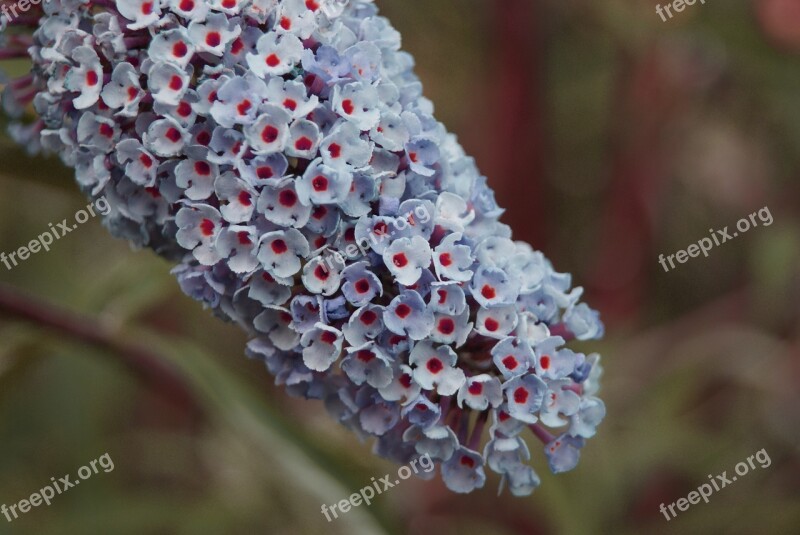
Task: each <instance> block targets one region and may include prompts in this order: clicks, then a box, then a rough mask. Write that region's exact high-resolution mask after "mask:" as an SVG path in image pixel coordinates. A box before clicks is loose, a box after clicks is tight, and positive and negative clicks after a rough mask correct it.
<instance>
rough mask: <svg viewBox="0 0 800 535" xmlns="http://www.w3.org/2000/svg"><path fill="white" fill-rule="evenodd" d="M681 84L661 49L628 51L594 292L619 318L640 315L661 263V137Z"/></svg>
mask: <svg viewBox="0 0 800 535" xmlns="http://www.w3.org/2000/svg"><path fill="white" fill-rule="evenodd" d="M674 89H675V88H674V86H673V85H672V84H670V78H669V76H668V75H667V74H666V72H665V68H664V62H663V61H662V58H661V57H660V55H659V53H658V52H657V50H656V49H655V48H653V49H651V50H649V51H645V52H644V53H642V54H641V56H639V55H636V56H632V55H631V54H630V53H629V52H627V51H622V52H620V68H619V74H618V76H617V95H616V101H615V103H614V107H615V111H614V116H615V117H617V120H616V121H615V124H616V125H617V126H616V128H615V129H614V131H613V132H612V137H613V142H612V143H613V145H612V151H613V153H612V164H611V170H610V175H611V186H610V188H609V190H608V197H607V203H606V208H605V212H604V213H603V215H602V219H601V229H602V230H601V231H600V235H599V241H598V245H597V247H598V250H597V256H596V257H597V258H598V261H597V263H596V266H597V267H596V269H595V272H594V273H593V276H592V285H591V286H592V291H591V292H590V293H592V294H593V296H594V298H596V299H597V301H596V302H597V304H598V308H600V309H601V310H602V311H603V314H604V317H605V318H607V320H610V321H611V322H613V321H615V320H617V321H619V320H627V321H630V320H635V318H636V315H637V314H638V313H639V311H640V310H641V305H642V299H643V297H644V295H645V290H646V284H647V274H648V272H649V271H650V270H649V269H648V266H649V264H650V263H655V262H656V258H655V257H654V256H653V253H652V251H651V249H650V244H651V243H652V234H653V227H652V222H653V219H654V211H655V210H656V209H657V206H658V203H659V201H658V199H659V197H660V196H661V192H662V189H663V187H664V179H665V170H664V165H663V163H664V162H663V160H664V155H663V144H662V143H661V136H662V132H663V129H664V124H666V123H667V121H668V120H669V118H670V116H671V115H672V114H674V112H675V104H676V101H679V100H680V92H679V91H676V90H674ZM650 267H651V266H650Z"/></svg>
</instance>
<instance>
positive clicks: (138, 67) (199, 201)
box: [0, 0, 606, 495]
mask: <svg viewBox="0 0 800 535" xmlns="http://www.w3.org/2000/svg"><path fill="white" fill-rule="evenodd" d="M377 13H378V10H377V8H376V7H375V5H374V1H373V0H350V1H349V2H339V1H330V0H250V1H247V2H245V1H242V0H208V1H200V0H111V2H97V1H95V0H82V1H81V2H76V1H72V0H70V1H57V2H50V3H48V4H47V5H46V6H45V10H44V13H43V14H42V15H41V21H36V20H34V19H35V18H34V17H28V18H30V19H32V20H31V21H28V20H22V19H21V20H18V21H15V24H14V25H13V33H14V34H15V35H14V38H13V39H5V37H6V35H5V32H6V31H7V28H6V27H4V26H0V34H3V35H2V37H3V38H4V39H2V42H3V43H4V44H3V47H4V49H6V50H7V52H8V56H9V57H17V56H19V55H20V54H25V53H27V54H28V55H29V56H30V58H31V60H32V62H33V64H34V65H33V66H32V68H31V69H30V75H27V76H24V77H22V78H18V79H16V80H11V81H10V82H9V83H8V84H5V92H6V93H5V96H4V102H6V103H7V104H8V105H7V106H6V108H7V112H8V113H10V114H12V115H14V117H17V118H18V117H19V116H21V113H20V112H21V110H23V109H25V106H26V105H27V103H28V102H29V101H30V99H31V98H32V102H33V108H34V110H35V111H36V113H38V114H39V116H40V119H41V120H39V121H36V122H33V121H31V122H28V123H26V124H21V123H19V122H14V123H12V124H11V126H10V132H11V133H12V135H13V136H14V138H15V139H16V140H17V141H19V142H21V143H23V144H25V145H26V146H27V147H28V148H29V149H31V150H32V151H33V150H40V149H41V150H46V151H49V152H55V153H58V154H59V155H60V156H61V158H62V160H63V162H64V163H65V164H66V165H69V166H71V167H73V168H74V169H75V176H76V180H77V182H78V183H79V185H80V186H81V188H82V189H84V190H85V191H87V192H90V194H91V195H93V196H95V197H99V196H100V195H103V196H105V198H106V199H107V200H108V203H109V208H110V210H109V211H108V214H107V215H105V216H104V217H105V224H106V226H107V227H108V228H109V229H110V230H111V231H112V232H113V233H114V234H116V235H118V236H121V237H125V238H127V239H128V240H130V241H131V242H132V243H133V244H135V245H137V246H147V247H150V248H152V249H153V250H154V251H157V252H158V253H160V254H162V255H164V256H166V257H168V258H171V259H179V264H178V266H177V267H176V268H175V269H174V270H173V273H174V274H175V276H176V278H177V279H178V283H179V285H180V287H181V289H182V290H183V291H184V292H185V293H186V294H187V295H190V296H191V297H193V298H195V299H197V300H198V301H200V302H201V303H203V305H205V306H208V307H210V308H212V309H213V310H214V312H215V313H216V314H217V315H218V316H220V317H222V318H228V319H231V320H233V321H235V322H236V323H237V324H239V325H241V326H242V327H243V328H245V329H246V330H247V331H248V332H250V333H252V334H253V340H251V342H250V343H248V345H247V354H248V355H249V356H251V357H253V358H258V359H259V360H262V361H264V363H265V365H266V367H267V370H268V371H269V372H270V373H271V374H272V375H274V376H275V382H276V384H278V385H283V386H285V387H286V389H287V391H288V392H289V393H290V394H291V395H296V396H302V397H306V398H312V399H320V400H324V402H325V407H326V408H327V409H328V410H329V412H330V413H331V415H332V416H333V417H334V418H335V419H336V420H337V421H339V422H341V423H342V424H343V425H345V426H347V427H348V428H349V429H351V430H353V431H354V433H356V434H357V435H358V436H359V437H361V438H367V437H369V436H374V437H377V440H376V444H375V451H376V453H377V454H379V455H382V456H385V457H387V458H389V459H392V460H395V461H397V462H401V463H407V462H409V461H410V460H412V459H414V458H418V457H419V456H420V455H429V456H430V457H431V459H434V460H435V461H436V464H437V465H438V466H439V468H440V470H441V474H442V478H443V480H444V482H445V484H446V485H447V486H448V488H450V489H451V490H453V491H455V492H471V491H473V490H475V489H478V488H481V487H482V486H483V485H484V483H485V480H486V474H485V471H484V467H486V466H488V468H489V469H490V470H492V471H494V472H496V473H498V474H499V475H500V476H501V489H502V488H503V487H505V486H506V485H507V486H508V489H509V490H510V492H511V493H512V494H513V495H527V494H529V493H531V492H533V490H534V489H535V488H536V487H538V485H539V483H540V479H539V477H538V476H537V474H536V473H535V472H534V470H533V469H532V468H531V467H530V466H529V465H528V462H529V461H530V453H529V451H528V448H527V446H526V442H525V440H526V439H527V437H528V435H526V434H525V433H526V432H530V433H532V434H533V435H534V436H535V437H536V438H537V439H538V440H540V441H542V442H543V443H544V444H546V447H545V455H546V457H547V459H548V462H549V464H550V468H551V471H553V472H562V471H566V470H569V469H572V468H573V467H574V466H575V465H576V463H577V461H578V458H579V452H580V448H582V447H583V445H584V442H585V440H586V439H588V438H590V437H592V436H594V434H596V432H597V428H598V425H599V424H600V423H601V422H602V420H603V418H604V417H605V412H606V409H605V405H604V404H603V402H602V401H601V400H600V399H599V398H597V397H596V394H597V392H598V388H599V380H600V378H601V376H602V367H601V366H600V363H599V356H598V355H596V354H590V355H588V356H587V355H584V354H583V353H576V352H575V351H573V350H572V349H570V348H569V347H567V341H568V340H572V339H578V340H591V339H596V338H599V337H601V336H602V335H603V332H604V327H603V324H602V322H601V321H600V319H599V315H598V314H597V312H595V311H594V310H592V309H591V308H589V307H588V306H587V305H586V304H584V303H582V302H580V298H581V295H582V290H581V289H580V288H573V287H572V280H571V276H570V275H569V274H568V273H559V272H557V271H555V270H554V268H553V266H552V264H551V263H550V261H549V260H547V258H546V257H545V256H544V255H543V254H542V253H541V252H538V251H534V250H533V249H532V248H531V247H530V246H528V245H526V244H524V243H521V242H516V241H514V240H513V237H512V232H511V229H510V228H509V227H508V226H507V225H504V224H502V223H501V222H500V221H499V217H500V216H501V215H502V213H503V210H502V208H500V207H499V206H498V205H497V202H496V200H495V197H494V193H493V191H492V190H491V188H490V187H489V186H488V183H487V179H486V178H485V177H484V176H482V175H481V174H480V172H479V170H478V169H477V167H476V165H475V162H474V160H473V159H472V158H470V157H469V156H467V155H466V154H465V152H464V150H463V149H462V148H461V146H460V145H459V144H458V142H457V141H456V139H455V136H453V135H451V134H449V133H448V132H447V130H446V129H445V127H444V126H443V125H442V124H441V123H439V122H438V121H437V120H436V119H435V118H434V116H433V115H432V105H431V104H430V103H429V102H428V101H427V100H426V99H425V98H424V97H423V95H422V86H421V84H420V82H419V80H418V78H417V77H416V76H415V74H414V73H413V58H411V56H410V55H408V54H407V53H405V52H403V51H402V50H401V49H400V34H399V33H398V32H397V31H396V30H394V29H393V28H392V27H391V24H390V23H389V22H388V21H387V20H386V19H385V18H382V17H380V16H378V15H377ZM26 32H28V33H30V34H31V35H30V36H28V35H25V33H26ZM31 95H34V96H33V97H31ZM23 96H24V98H23ZM490 417H491V424H490V425H489V430H488V434H489V440H488V443H487V444H486V445H485V447H481V441H482V439H483V436H484V434H485V433H484V431H485V429H484V427H485V424H486V423H487V422H489V418H490ZM545 428H551V429H559V430H560V431H561V434H560V435H559V436H558V437H553V436H552V435H550V433H549V431H547V430H546V429H545ZM481 451H482V452H483V453H480V452H481Z"/></svg>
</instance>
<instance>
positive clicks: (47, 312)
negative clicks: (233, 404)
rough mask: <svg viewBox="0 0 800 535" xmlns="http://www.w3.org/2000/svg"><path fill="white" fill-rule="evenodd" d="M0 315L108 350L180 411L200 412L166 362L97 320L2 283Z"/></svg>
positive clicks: (193, 395)
mask: <svg viewBox="0 0 800 535" xmlns="http://www.w3.org/2000/svg"><path fill="white" fill-rule="evenodd" d="M0 315H4V316H7V317H9V318H13V319H17V320H22V321H27V322H29V323H32V324H34V325H36V326H37V327H41V328H44V329H47V330H50V331H53V332H54V333H56V334H58V335H60V336H63V337H66V338H70V339H72V340H75V341H77V342H81V343H84V344H88V345H90V346H94V347H97V348H98V349H102V350H105V351H108V352H109V353H110V354H111V355H114V356H115V357H117V359H118V361H119V362H120V363H121V364H122V365H123V366H124V367H126V368H127V369H128V370H129V371H131V372H133V374H134V375H135V376H136V377H137V378H138V379H139V380H140V381H142V382H143V383H144V384H145V385H146V386H147V387H149V388H151V389H152V390H153V391H155V392H157V393H158V394H160V395H162V396H164V397H166V398H167V399H169V400H170V401H171V402H173V403H175V404H176V405H178V406H179V407H181V408H184V409H189V410H191V411H192V412H195V413H199V412H201V411H202V410H201V404H200V403H199V400H198V399H197V396H196V394H195V393H194V392H193V391H192V390H191V389H190V388H189V386H188V385H187V384H186V381H185V380H184V379H183V378H182V377H181V375H180V374H179V372H178V371H177V370H175V369H174V368H173V367H171V366H169V365H167V364H166V359H164V358H163V357H161V356H159V355H157V354H156V353H153V352H152V351H151V350H150V349H148V348H147V347H145V346H144V345H142V344H139V343H135V342H130V341H127V340H121V339H119V338H118V337H117V336H116V333H115V332H113V331H112V330H111V329H109V328H107V327H105V326H103V325H102V324H101V322H100V321H99V320H98V319H97V318H95V317H90V316H85V315H80V314H77V313H74V312H71V311H68V310H65V309H62V308H60V307H58V306H57V305H54V304H53V303H50V302H47V301H44V300H41V299H39V298H36V297H33V296H31V295H27V294H24V293H22V292H19V291H18V290H15V289H13V288H11V287H10V286H8V285H6V284H0Z"/></svg>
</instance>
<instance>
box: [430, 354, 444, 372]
mask: <svg viewBox="0 0 800 535" xmlns="http://www.w3.org/2000/svg"><path fill="white" fill-rule="evenodd" d="M427 368H428V371H429V372H431V373H433V374H437V373H439V372H440V371H442V370H443V369H444V364H442V361H441V360H439V359H437V358H436V357H434V358H432V359H431V360H429V361H428V364H427Z"/></svg>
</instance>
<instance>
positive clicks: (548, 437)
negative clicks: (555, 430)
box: [528, 424, 556, 446]
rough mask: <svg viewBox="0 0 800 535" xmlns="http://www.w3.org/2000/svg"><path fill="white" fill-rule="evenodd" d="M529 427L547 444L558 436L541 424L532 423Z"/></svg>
mask: <svg viewBox="0 0 800 535" xmlns="http://www.w3.org/2000/svg"><path fill="white" fill-rule="evenodd" d="M528 427H529V428H530V430H531V431H533V434H534V435H536V438H538V439H539V440H541V441H542V444H544V445H545V446H546V445H548V444H550V443H551V442H552V441H553V439H554V438H556V437H554V436H553V435H551V434H550V433H549V432H547V431H546V430H545V429H544V428H542V426H540V425H539V424H530V425H529V426H528Z"/></svg>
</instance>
